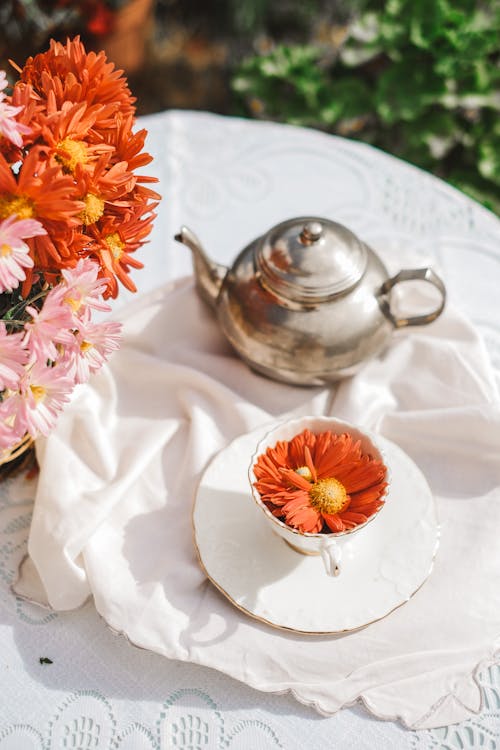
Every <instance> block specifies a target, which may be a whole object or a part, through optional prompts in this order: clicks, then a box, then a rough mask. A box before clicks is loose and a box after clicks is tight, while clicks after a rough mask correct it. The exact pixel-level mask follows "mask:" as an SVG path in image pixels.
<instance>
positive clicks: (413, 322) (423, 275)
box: [379, 268, 446, 328]
mask: <svg viewBox="0 0 500 750" xmlns="http://www.w3.org/2000/svg"><path fill="white" fill-rule="evenodd" d="M415 279H416V280H420V281H427V282H428V283H429V284H432V285H433V286H435V287H436V289H438V290H439V291H440V293H441V301H440V303H439V305H438V307H437V308H436V309H435V310H433V311H432V312H429V313H426V314H424V315H415V316H413V317H408V318H404V317H402V318H398V317H396V316H395V315H394V314H393V312H392V311H391V303H390V300H389V299H388V298H387V296H386V295H387V294H388V293H389V292H390V291H391V289H392V288H393V287H394V286H396V284H399V283H400V282H401V281H413V280H415ZM379 297H380V300H379V303H380V307H381V309H382V312H383V313H384V315H385V316H386V317H387V318H388V319H389V320H390V321H391V323H392V324H393V326H394V327H395V328H404V327H405V326H423V325H427V323H432V321H433V320H436V318H438V317H439V316H440V315H441V313H442V312H443V309H444V305H445V302H446V288H445V285H444V284H443V282H442V280H441V279H440V278H439V276H438V275H437V273H435V272H434V271H433V270H432V268H407V269H405V270H403V271H400V272H399V273H397V274H396V275H395V276H392V277H391V278H390V279H387V281H385V282H384V283H383V284H382V286H381V287H380V292H379Z"/></svg>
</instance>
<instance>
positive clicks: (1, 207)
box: [0, 195, 35, 219]
mask: <svg viewBox="0 0 500 750" xmlns="http://www.w3.org/2000/svg"><path fill="white" fill-rule="evenodd" d="M34 208H35V206H34V203H33V201H32V200H31V198H28V196H26V195H0V219H6V218H7V217H8V216H12V214H17V217H18V218H19V219H31V218H32V217H33V216H34V215H35V211H34Z"/></svg>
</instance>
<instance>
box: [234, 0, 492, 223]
mask: <svg viewBox="0 0 500 750" xmlns="http://www.w3.org/2000/svg"><path fill="white" fill-rule="evenodd" d="M337 31H338V35H337V37H338V39H337V42H336V43H335V44H332V43H331V42H330V43H324V42H323V43H318V42H316V43H314V44H287V45H283V44H282V45H278V46H273V47H272V48H271V49H270V50H269V51H268V52H266V53H264V54H260V55H256V56H253V57H251V58H247V59H245V60H244V61H243V62H242V63H241V64H240V65H239V66H238V68H237V70H236V72H235V74H234V75H233V77H232V88H233V91H234V92H235V96H236V97H237V100H238V102H239V103H240V105H241V106H242V107H244V111H245V112H246V113H247V114H250V115H252V116H257V117H263V118H271V119H276V120H280V121H285V122H289V123H294V124H298V125H306V126H312V127H317V128H321V129H324V130H327V131H329V132H333V133H337V134H340V135H345V136H348V137H355V138H359V139H361V140H364V141H367V142H369V143H372V144H374V145H376V146H379V147H381V148H383V149H384V150H386V151H388V152H390V153H393V154H396V155H397V156H400V157H402V158H404V159H407V160H408V161H410V162H413V163H414V164H417V165H418V166H421V167H423V168H425V169H427V170H429V171H432V172H434V173H435V174H437V175H439V176H441V177H443V178H445V179H447V180H448V181H449V182H451V183H452V184H454V185H456V186H457V187H459V188H460V189H462V190H463V191H464V192H466V193H468V194H469V195H471V196H472V197H474V198H476V199H477V200H479V201H481V202H482V203H483V204H484V205H486V206H487V207H488V208H490V209H492V210H494V211H496V212H499V211H500V120H499V111H500V2H498V0H496V1H495V2H484V3H481V2H476V1H474V0H366V2H364V3H363V5H362V8H361V9H360V10H359V11H358V13H357V14H356V15H355V16H354V17H353V18H351V19H350V20H349V21H348V22H346V23H345V24H344V25H342V26H340V27H339V29H338V30H337Z"/></svg>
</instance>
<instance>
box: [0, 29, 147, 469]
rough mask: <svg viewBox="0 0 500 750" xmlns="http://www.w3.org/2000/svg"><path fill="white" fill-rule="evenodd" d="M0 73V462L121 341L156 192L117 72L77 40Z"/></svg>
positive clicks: (43, 426)
mask: <svg viewBox="0 0 500 750" xmlns="http://www.w3.org/2000/svg"><path fill="white" fill-rule="evenodd" d="M18 72H19V78H18V80H17V81H16V83H15V84H14V86H13V87H12V92H11V93H10V95H7V94H6V92H5V90H6V88H7V86H8V84H7V77H6V74H5V72H3V71H0V399H1V400H0V463H4V462H5V461H8V460H11V459H12V458H13V457H15V456H16V455H18V454H19V452H20V451H22V450H23V449H24V448H25V447H26V446H27V445H28V444H29V443H30V442H31V441H32V440H33V439H34V438H36V436H37V435H39V434H43V435H47V434H48V433H49V432H50V430H51V429H52V427H53V426H54V424H55V421H56V418H57V416H58V413H59V412H60V411H61V409H62V408H63V407H64V404H65V403H67V402H68V400H69V398H70V394H71V392H72V391H73V389H74V388H75V386H76V384H78V383H83V382H85V381H86V380H87V379H88V378H89V376H90V374H91V373H92V372H95V371H96V370H98V369H99V368H100V367H101V366H102V364H103V363H104V361H105V360H106V359H107V357H108V355H109V354H110V353H111V352H112V351H113V350H114V349H116V348H118V346H119V337H120V324H118V323H116V322H111V321H105V322H95V321H94V322H93V321H92V315H93V313H94V311H96V310H99V311H107V310H109V309H110V307H109V305H108V304H107V302H106V300H107V299H108V298H111V297H113V298H114V297H116V296H117V294H118V290H119V283H121V284H122V285H123V286H125V287H126V288H127V289H129V290H131V291H135V290H136V287H135V285H134V283H133V281H132V279H131V278H130V276H129V272H130V269H132V268H141V267H142V265H143V264H142V263H141V262H140V261H138V260H137V259H136V257H135V251H136V250H137V249H138V248H139V247H140V246H141V245H142V244H143V243H144V241H145V238H146V237H147V235H148V234H149V232H150V230H151V227H152V222H153V219H154V216H155V213H154V209H155V207H156V205H157V200H158V199H159V196H158V194H157V193H155V192H154V191H153V190H151V188H149V187H148V183H151V182H153V181H155V179H154V178H152V177H146V176H143V175H138V174H137V173H136V170H137V169H138V168H140V167H142V166H144V165H146V164H148V163H149V162H150V161H151V156H149V155H148V154H147V153H145V152H144V150H143V148H144V140H145V137H146V131H145V130H141V131H139V132H134V131H133V127H134V122H135V120H134V115H135V107H134V102H135V99H134V98H133V97H132V95H131V93H130V90H129V88H128V86H127V82H126V80H125V78H124V77H123V75H122V72H121V71H119V70H116V69H115V66H114V65H113V64H112V63H109V62H108V61H107V59H106V56H105V54H104V53H103V52H100V53H98V54H96V53H94V52H89V53H87V52H86V51H85V48H84V47H83V45H82V43H81V42H80V40H79V39H78V38H76V39H74V40H68V41H67V42H66V44H60V43H57V42H54V41H52V42H51V44H50V48H49V50H48V51H47V52H44V53H42V54H38V55H36V56H35V57H33V58H29V59H28V60H27V61H26V63H25V65H24V67H23V68H22V69H19V70H18Z"/></svg>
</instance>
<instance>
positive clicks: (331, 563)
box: [248, 417, 389, 576]
mask: <svg viewBox="0 0 500 750" xmlns="http://www.w3.org/2000/svg"><path fill="white" fill-rule="evenodd" d="M305 429H308V430H310V431H311V432H313V433H315V434H319V433H321V432H327V431H330V432H332V433H334V434H336V435H340V434H342V433H348V434H350V435H351V436H352V437H353V438H354V440H355V441H357V440H360V441H361V449H362V452H363V453H364V454H369V455H370V456H372V458H374V459H378V460H380V461H382V462H383V463H384V465H385V467H386V479H385V481H386V482H387V483H389V469H388V467H387V462H386V461H385V459H384V456H383V453H382V450H381V449H380V448H379V447H378V446H377V437H376V436H375V435H374V434H372V433H370V432H365V431H362V430H360V429H359V428H357V427H354V425H351V424H349V423H348V422H343V421H341V420H339V419H335V418H333V417H298V418H297V419H290V420H288V421H286V422H283V423H281V424H280V425H278V426H277V427H274V428H273V429H272V430H270V431H269V432H267V433H266V434H265V435H264V436H263V437H262V439H261V440H260V441H259V442H258V444H257V447H256V449H255V452H254V454H253V456H252V460H251V462H250V467H249V470H248V477H249V480H250V486H251V488H252V497H253V499H254V500H255V502H256V503H257V505H258V506H259V508H260V509H261V510H262V512H263V514H264V517H265V518H266V520H267V521H268V522H269V523H270V524H271V526H272V529H273V531H274V532H275V533H276V534H278V536H280V537H281V538H282V539H284V541H285V542H286V543H287V544H289V545H290V547H292V548H293V549H294V550H296V551H297V552H300V553H301V554H303V555H321V558H322V560H323V564H324V567H325V572H326V573H327V574H328V575H330V576H338V575H339V573H340V572H341V569H342V566H341V560H342V554H343V548H344V547H345V545H346V543H347V542H349V541H350V540H351V539H352V537H353V535H354V534H358V533H359V532H362V531H363V529H364V528H366V526H367V525H368V524H369V523H371V522H372V521H373V520H374V519H375V518H376V517H377V516H378V514H379V513H380V510H381V509H382V508H379V509H378V510H377V511H376V512H375V513H373V514H372V515H371V516H369V518H368V519H367V520H366V521H365V522H364V523H362V524H359V525H358V526H355V527H354V528H353V529H349V530H348V531H339V532H332V533H318V534H311V533H307V532H302V531H299V530H298V529H295V528H293V527H291V526H288V525H287V524H286V523H284V522H283V521H281V520H280V519H279V518H276V516H274V515H273V514H272V512H271V511H270V510H269V508H268V507H267V506H266V505H265V503H264V502H263V501H262V499H261V496H260V493H259V492H258V490H257V489H256V488H255V486H254V484H255V482H256V481H257V477H256V476H255V473H254V465H255V463H256V461H257V458H258V457H259V456H260V455H261V454H263V453H265V452H266V449H267V448H269V447H271V448H272V447H274V446H275V445H276V443H277V442H278V441H280V440H285V441H289V440H291V439H292V438H294V437H295V436H296V435H298V434H299V433H301V432H302V431H303V430H305ZM387 495H388V487H387V488H386V490H385V492H384V495H383V496H382V498H383V499H384V500H385V501H386V500H387ZM382 498H381V499H382ZM382 507H383V506H382Z"/></svg>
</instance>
